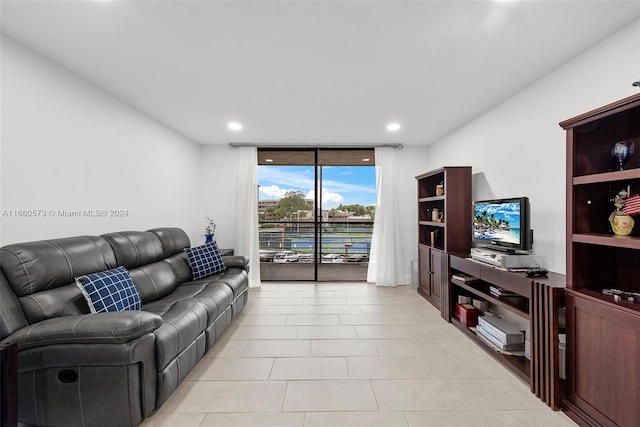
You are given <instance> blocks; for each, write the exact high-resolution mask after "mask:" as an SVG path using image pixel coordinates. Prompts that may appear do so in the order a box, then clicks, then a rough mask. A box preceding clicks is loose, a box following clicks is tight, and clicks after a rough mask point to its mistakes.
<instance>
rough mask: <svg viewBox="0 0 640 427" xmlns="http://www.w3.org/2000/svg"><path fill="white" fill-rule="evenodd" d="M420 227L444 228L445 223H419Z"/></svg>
mask: <svg viewBox="0 0 640 427" xmlns="http://www.w3.org/2000/svg"><path fill="white" fill-rule="evenodd" d="M418 224H420V225H428V226H430V227H444V222H436V221H418Z"/></svg>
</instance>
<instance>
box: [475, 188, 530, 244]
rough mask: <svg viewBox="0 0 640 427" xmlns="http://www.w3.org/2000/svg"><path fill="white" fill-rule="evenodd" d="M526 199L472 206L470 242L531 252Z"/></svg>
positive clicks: (494, 201) (479, 202)
mask: <svg viewBox="0 0 640 427" xmlns="http://www.w3.org/2000/svg"><path fill="white" fill-rule="evenodd" d="M528 205H529V204H528V199H527V198H526V197H519V198H514V199H500V200H486V201H478V202H474V203H473V211H474V212H473V240H474V241H475V242H476V243H478V244H480V245H484V246H501V247H505V248H512V249H520V250H528V249H531V246H530V242H529V239H528V234H529V220H528V214H529V212H528V211H529V206H528Z"/></svg>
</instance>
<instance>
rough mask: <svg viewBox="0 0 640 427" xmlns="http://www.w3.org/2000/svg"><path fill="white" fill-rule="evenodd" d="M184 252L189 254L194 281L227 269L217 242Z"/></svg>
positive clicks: (188, 259) (188, 258)
mask: <svg viewBox="0 0 640 427" xmlns="http://www.w3.org/2000/svg"><path fill="white" fill-rule="evenodd" d="M184 251H185V252H186V254H187V261H188V262H189V266H190V267H191V273H192V275H193V280H198V279H202V278H204V277H208V276H211V275H212V274H216V273H219V272H221V271H224V270H225V268H226V266H225V265H224V261H222V256H221V255H220V251H219V250H218V244H217V243H216V242H215V241H213V242H209V243H205V244H204V245H202V246H197V247H195V248H187V249H185V250H184Z"/></svg>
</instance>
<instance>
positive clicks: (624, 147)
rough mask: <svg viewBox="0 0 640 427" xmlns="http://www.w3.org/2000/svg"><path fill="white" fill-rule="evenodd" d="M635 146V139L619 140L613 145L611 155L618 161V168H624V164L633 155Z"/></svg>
mask: <svg viewBox="0 0 640 427" xmlns="http://www.w3.org/2000/svg"><path fill="white" fill-rule="evenodd" d="M635 148H636V147H635V145H634V144H633V141H618V142H616V143H614V144H613V145H612V146H611V157H613V159H614V160H615V161H616V163H617V165H618V170H624V165H625V164H626V163H627V162H628V161H629V159H631V157H633V153H634V152H635Z"/></svg>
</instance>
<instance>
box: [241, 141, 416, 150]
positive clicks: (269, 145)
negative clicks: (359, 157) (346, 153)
mask: <svg viewBox="0 0 640 427" xmlns="http://www.w3.org/2000/svg"><path fill="white" fill-rule="evenodd" d="M239 147H257V148H272V149H274V150H277V149H280V148H300V149H304V148H307V149H308V148H342V149H347V150H348V149H358V148H378V147H390V148H404V147H403V145H402V144H400V143H389V144H359V145H320V144H315V145H301V144H298V145H295V144H293V145H291V144H282V145H276V144H268V145H260V144H252V143H246V142H230V143H229V148H239Z"/></svg>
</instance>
